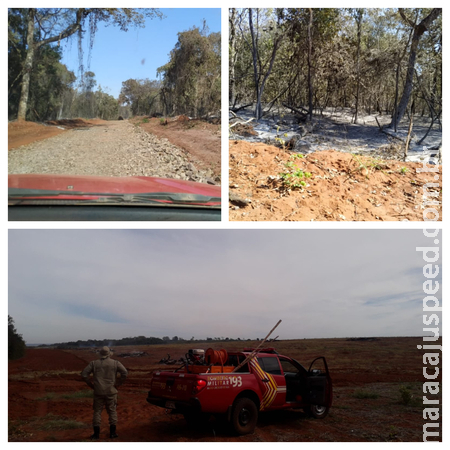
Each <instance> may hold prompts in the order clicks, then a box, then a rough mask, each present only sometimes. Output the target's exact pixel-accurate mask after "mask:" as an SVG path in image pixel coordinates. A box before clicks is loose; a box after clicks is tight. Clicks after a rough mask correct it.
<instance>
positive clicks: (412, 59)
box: [389, 8, 442, 127]
mask: <svg viewBox="0 0 450 450" xmlns="http://www.w3.org/2000/svg"><path fill="white" fill-rule="evenodd" d="M441 12H442V9H440V8H434V9H433V10H432V11H431V12H430V14H429V15H428V16H427V17H425V19H423V20H422V22H420V23H419V24H418V25H416V24H415V23H414V22H412V21H411V20H409V19H408V18H407V17H406V16H405V13H404V11H403V9H402V8H399V13H400V15H401V16H402V18H403V19H404V20H405V21H406V22H408V23H409V24H410V25H411V27H412V28H413V30H414V32H413V37H412V41H411V49H410V51H409V61H408V70H407V71H406V80H405V86H404V88H403V94H402V97H401V99H400V102H399V104H398V108H397V117H396V118H392V121H391V123H390V125H389V126H390V127H392V126H393V125H394V123H395V122H396V123H397V124H398V123H400V121H401V120H402V119H403V116H404V115H405V112H406V108H407V107H408V103H409V99H410V97H411V92H412V88H413V79H414V67H415V65H416V56H417V48H418V47H419V41H420V38H421V37H422V35H423V34H424V33H425V31H427V27H428V26H429V25H430V24H431V23H432V22H433V21H434V20H435V19H436V18H437V17H439V15H440V14H441Z"/></svg>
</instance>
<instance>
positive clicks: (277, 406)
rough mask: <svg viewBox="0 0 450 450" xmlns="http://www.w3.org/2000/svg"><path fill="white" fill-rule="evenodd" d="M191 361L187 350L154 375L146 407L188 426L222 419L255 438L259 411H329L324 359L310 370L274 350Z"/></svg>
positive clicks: (314, 413) (222, 353)
mask: <svg viewBox="0 0 450 450" xmlns="http://www.w3.org/2000/svg"><path fill="white" fill-rule="evenodd" d="M208 354H209V355H210V357H208ZM211 355H212V356H211ZM192 356H193V355H192V351H189V353H188V354H186V360H185V363H184V365H183V366H181V367H180V368H178V369H177V370H174V371H156V372H155V373H154V374H153V378H152V382H151V386H150V391H149V392H148V396H147V401H148V402H149V403H151V404H153V405H157V406H160V407H162V408H165V409H171V410H173V412H176V413H181V414H183V415H184V417H185V418H186V419H187V420H188V423H189V422H192V421H193V419H199V418H205V417H210V416H211V415H216V416H222V417H225V418H226V419H227V420H228V421H229V422H230V424H231V426H232V428H233V429H234V431H235V432H236V433H237V434H238V435H244V434H249V433H253V431H254V429H255V427H256V423H257V421H258V413H259V412H260V411H273V410H281V409H287V408H294V409H297V408H301V409H303V410H305V411H306V412H307V413H308V414H310V415H311V416H313V417H315V418H318V419H322V418H324V417H325V416H326V415H327V414H328V411H329V409H330V407H331V403H332V398H333V391H332V382H331V377H330V374H329V372H328V365H327V362H326V359H325V357H323V356H320V357H318V358H316V359H314V361H313V362H312V363H311V365H310V366H309V369H308V370H307V369H305V368H304V367H303V366H302V365H301V364H300V363H299V362H297V361H296V360H295V359H292V358H289V357H287V356H283V355H280V354H278V353H277V351H276V350H275V349H273V348H266V349H262V350H258V351H255V350H254V349H244V350H243V351H242V352H230V353H228V352H226V350H220V351H215V350H212V349H208V350H207V351H206V357H203V356H202V355H200V357H199V356H198V354H197V355H195V358H192ZM318 365H320V368H315V367H317V366H318Z"/></svg>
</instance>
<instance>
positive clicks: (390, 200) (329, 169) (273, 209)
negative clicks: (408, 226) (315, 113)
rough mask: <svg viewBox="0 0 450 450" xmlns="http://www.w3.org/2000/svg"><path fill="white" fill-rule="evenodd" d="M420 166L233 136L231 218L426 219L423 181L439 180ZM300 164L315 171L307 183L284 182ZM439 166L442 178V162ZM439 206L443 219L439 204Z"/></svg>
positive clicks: (293, 219)
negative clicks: (301, 152)
mask: <svg viewBox="0 0 450 450" xmlns="http://www.w3.org/2000/svg"><path fill="white" fill-rule="evenodd" d="M289 165H290V166H291V167H288V166H289ZM419 167H422V164H420V163H412V162H401V161H389V160H387V161H383V160H379V159H374V158H371V157H367V156H357V155H352V154H351V153H343V152H337V151H334V150H328V151H320V152H315V153H311V154H309V155H307V156H305V157H301V156H300V157H296V155H295V154H294V153H292V152H289V151H287V150H284V149H281V148H278V147H274V146H270V145H266V144H263V143H249V142H245V141H230V174H229V175H230V176H229V186H230V209H229V218H230V220H232V221H266V220H270V221H325V220H327V221H328V220H332V221H405V220H407V221H423V220H424V217H423V211H424V206H423V201H424V200H423V185H424V184H425V183H429V182H433V183H436V181H435V176H436V173H416V168H419ZM298 169H301V170H302V171H303V172H305V173H310V174H311V176H310V177H309V178H303V179H302V180H301V181H304V182H305V184H306V186H304V187H301V188H299V189H293V188H288V187H286V185H285V184H283V182H282V180H281V179H280V176H279V175H280V174H281V173H293V172H294V170H298ZM438 169H439V171H438V173H437V174H438V179H439V180H441V179H442V166H438ZM293 179H295V177H293V178H291V180H293ZM439 185H440V186H442V182H439ZM438 191H439V193H438V196H437V197H435V198H433V200H438V201H439V202H442V190H441V189H438ZM436 209H437V211H438V212H439V220H441V217H442V208H441V205H439V206H436ZM428 218H429V219H433V217H432V216H428Z"/></svg>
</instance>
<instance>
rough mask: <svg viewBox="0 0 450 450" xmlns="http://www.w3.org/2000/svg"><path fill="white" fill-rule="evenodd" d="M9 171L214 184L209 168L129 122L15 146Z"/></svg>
mask: <svg viewBox="0 0 450 450" xmlns="http://www.w3.org/2000/svg"><path fill="white" fill-rule="evenodd" d="M8 172H9V173H10V174H24V173H39V174H66V175H97V176H115V177H120V176H153V177H163V178H176V179H181V180H190V181H197V182H204V183H206V182H207V183H210V184H219V180H218V179H213V176H214V175H213V172H212V170H199V169H197V167H196V162H195V161H193V160H192V157H190V155H188V154H187V153H186V152H185V151H183V150H182V149H180V148H178V147H176V146H175V145H173V144H171V143H170V142H169V140H168V139H164V138H163V139H158V138H157V137H156V136H154V135H152V134H149V133H147V132H145V131H144V130H142V129H141V128H140V127H139V126H136V125H132V124H131V123H129V122H128V121H114V122H105V123H102V124H100V125H96V126H93V127H83V128H77V129H73V130H69V131H66V132H64V133H62V134H60V135H58V136H55V137H52V138H50V139H45V140H43V141H37V142H34V143H32V144H28V145H24V146H22V147H19V148H16V149H14V150H12V151H10V152H8Z"/></svg>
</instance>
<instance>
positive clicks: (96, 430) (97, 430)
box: [91, 427, 100, 439]
mask: <svg viewBox="0 0 450 450" xmlns="http://www.w3.org/2000/svg"><path fill="white" fill-rule="evenodd" d="M91 439H100V427H94V434H93V435H92V436H91Z"/></svg>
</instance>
